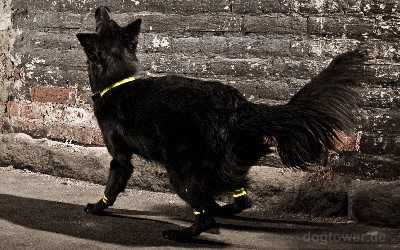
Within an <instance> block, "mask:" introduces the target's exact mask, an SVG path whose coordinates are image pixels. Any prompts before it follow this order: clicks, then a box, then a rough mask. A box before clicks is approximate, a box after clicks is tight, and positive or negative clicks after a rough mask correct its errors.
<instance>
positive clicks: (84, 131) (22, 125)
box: [12, 120, 104, 146]
mask: <svg viewBox="0 0 400 250" xmlns="http://www.w3.org/2000/svg"><path fill="white" fill-rule="evenodd" d="M12 126H13V128H14V130H15V132H21V133H26V134H29V135H31V136H32V137H35V138H48V139H53V140H58V141H69V142H73V143H79V144H86V145H97V146H104V142H103V137H102V135H101V132H100V130H99V129H98V128H95V127H92V126H73V125H70V124H68V123H51V124H43V123H38V122H37V121H31V120H17V121H14V122H13V123H12Z"/></svg>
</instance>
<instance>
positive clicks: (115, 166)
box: [85, 153, 133, 214]
mask: <svg viewBox="0 0 400 250" xmlns="http://www.w3.org/2000/svg"><path fill="white" fill-rule="evenodd" d="M131 156H132V155H131V154H130V153H125V154H123V153H119V154H114V156H113V159H112V161H111V163H110V172H109V175H108V181H107V185H106V189H105V191H104V195H103V198H102V199H101V200H99V201H98V202H97V203H94V204H91V203H89V204H87V206H86V207H85V211H86V212H88V213H92V214H99V213H101V212H102V211H103V210H104V209H105V208H107V207H109V206H112V205H113V204H114V202H115V200H116V199H117V196H118V194H119V193H120V192H122V191H123V190H124V189H125V187H126V185H127V183H128V180H129V178H130V177H131V175H132V173H133V166H132V164H131V162H130V160H131Z"/></svg>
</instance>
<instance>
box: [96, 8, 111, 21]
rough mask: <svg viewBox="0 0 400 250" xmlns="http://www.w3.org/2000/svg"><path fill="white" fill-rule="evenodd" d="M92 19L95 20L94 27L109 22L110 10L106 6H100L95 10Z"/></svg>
mask: <svg viewBox="0 0 400 250" xmlns="http://www.w3.org/2000/svg"><path fill="white" fill-rule="evenodd" d="M94 17H95V19H96V26H98V25H99V24H100V23H102V22H107V21H110V20H111V17H110V9H109V8H108V7H106V6H100V7H98V8H97V9H96V11H95V13H94Z"/></svg>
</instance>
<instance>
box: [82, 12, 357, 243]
mask: <svg viewBox="0 0 400 250" xmlns="http://www.w3.org/2000/svg"><path fill="white" fill-rule="evenodd" d="M95 18H96V33H90V34H89V33H85V34H78V35H77V38H78V40H79V41H80V43H81V45H82V46H83V48H84V50H85V52H86V55H87V57H88V71H89V80H90V85H91V89H92V91H93V93H94V96H93V97H94V101H95V102H94V112H95V115H96V118H97V120H98V123H99V126H100V129H101V131H102V133H103V137H104V142H105V144H106V146H107V148H108V151H109V152H110V154H111V156H112V157H113V159H112V161H111V163H110V173H109V178H108V183H107V187H106V189H105V193H104V197H103V199H101V200H100V201H98V202H97V203H95V204H88V205H87V207H86V209H85V210H86V211H87V212H89V213H93V214H99V213H100V212H101V211H102V210H104V209H105V208H107V207H109V206H111V205H112V204H113V203H114V202H115V200H116V198H117V195H118V194H119V193H120V192H121V191H123V190H124V188H125V186H126V184H127V181H128V179H129V178H130V176H131V174H132V172H133V166H132V165H131V157H132V155H133V154H138V155H141V156H143V157H145V158H147V159H149V160H152V161H157V162H159V163H161V164H163V165H164V166H165V167H166V169H167V171H168V176H169V180H170V183H171V185H172V187H173V188H174V189H175V191H176V192H177V193H178V195H179V196H180V197H181V198H182V199H183V200H185V201H186V202H187V203H188V204H189V205H190V206H191V207H192V208H193V209H194V213H195V218H196V220H195V223H194V224H193V225H192V226H191V227H189V228H186V229H184V230H169V231H166V232H164V237H166V238H169V239H174V240H189V239H191V238H192V237H195V236H197V235H199V234H200V233H202V232H204V231H206V230H208V229H211V228H214V227H216V222H215V220H214V218H213V216H215V215H219V216H230V215H233V214H236V213H239V212H241V211H243V210H244V209H247V208H249V207H250V206H251V200H250V198H249V197H248V196H247V195H246V191H245V188H246V186H247V183H248V180H247V174H248V171H249V169H250V167H251V166H252V165H253V164H255V162H256V161H257V160H258V159H259V158H260V157H261V156H263V155H265V154H267V153H271V152H272V150H271V147H276V149H277V151H278V153H279V155H280V157H281V159H282V162H283V163H284V164H285V165H287V166H289V167H296V168H303V167H306V166H309V165H311V164H320V163H321V162H323V161H324V158H326V157H327V153H326V152H328V150H335V141H336V142H337V140H338V139H339V138H338V134H337V132H338V131H350V130H352V129H354V118H353V115H352V112H351V111H352V110H353V109H355V108H356V101H357V100H356V99H357V98H356V94H355V92H354V91H353V90H351V89H350V88H349V85H354V83H355V82H356V79H357V78H358V77H360V76H361V74H363V66H362V65H363V61H364V60H365V58H364V57H365V56H364V55H363V54H362V53H360V52H358V51H353V52H348V53H345V54H342V55H340V56H338V57H337V58H336V59H334V60H333V61H332V62H331V64H330V65H329V66H328V67H327V68H326V69H325V70H323V71H322V72H321V73H320V74H319V75H318V76H316V77H315V78H314V79H313V80H312V81H311V82H310V83H309V84H307V85H306V86H304V87H303V88H302V89H301V90H300V91H299V92H298V93H297V94H295V95H294V96H293V97H292V98H291V100H290V101H289V102H288V103H287V104H286V105H281V106H267V105H264V104H253V103H250V102H249V101H247V100H246V98H245V97H243V95H241V94H240V93H239V92H238V91H237V90H236V89H234V88H232V87H229V86H227V85H224V84H221V83H219V82H216V81H203V80H198V79H190V78H186V77H180V76H164V77H148V78H139V79H135V78H133V76H135V74H136V73H137V64H138V61H137V58H136V55H135V54H136V48H137V44H138V34H139V31H140V24H141V20H140V19H138V20H135V21H133V22H132V23H130V24H128V25H127V26H125V27H120V26H119V25H118V24H117V23H116V22H115V21H113V20H112V19H111V18H110V16H109V10H108V8H107V7H100V8H98V9H97V10H96V13H95ZM226 191H234V194H233V196H234V202H233V204H230V205H226V206H223V207H220V206H219V205H218V204H216V203H215V201H214V198H215V197H216V196H217V195H219V194H221V193H223V192H226Z"/></svg>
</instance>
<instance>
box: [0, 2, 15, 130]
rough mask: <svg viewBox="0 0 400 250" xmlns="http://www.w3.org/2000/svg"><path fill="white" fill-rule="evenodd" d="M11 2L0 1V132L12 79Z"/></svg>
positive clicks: (2, 126)
mask: <svg viewBox="0 0 400 250" xmlns="http://www.w3.org/2000/svg"><path fill="white" fill-rule="evenodd" d="M12 35H13V31H12V23H11V0H1V1H0V132H1V131H3V130H4V129H5V128H6V126H4V115H5V103H6V101H7V97H8V94H7V92H8V86H9V85H10V81H11V78H12V64H11V54H10V51H11V47H10V43H11V42H12Z"/></svg>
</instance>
